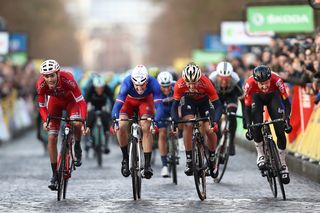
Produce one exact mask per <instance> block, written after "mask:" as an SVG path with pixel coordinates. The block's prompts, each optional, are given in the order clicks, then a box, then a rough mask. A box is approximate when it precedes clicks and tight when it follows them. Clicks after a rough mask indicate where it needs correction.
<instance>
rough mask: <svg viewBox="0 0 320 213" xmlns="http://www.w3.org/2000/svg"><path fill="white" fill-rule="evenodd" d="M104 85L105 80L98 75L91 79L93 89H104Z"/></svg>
mask: <svg viewBox="0 0 320 213" xmlns="http://www.w3.org/2000/svg"><path fill="white" fill-rule="evenodd" d="M104 85H105V80H104V78H103V77H101V76H99V75H98V76H95V77H94V78H93V86H94V87H104Z"/></svg>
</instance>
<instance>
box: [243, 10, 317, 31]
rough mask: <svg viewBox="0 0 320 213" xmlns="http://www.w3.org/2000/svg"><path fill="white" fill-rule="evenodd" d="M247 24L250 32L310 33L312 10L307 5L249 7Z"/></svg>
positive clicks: (312, 23) (312, 28)
mask: <svg viewBox="0 0 320 213" xmlns="http://www.w3.org/2000/svg"><path fill="white" fill-rule="evenodd" d="M246 12H247V22H248V25H249V31H250V32H265V31H273V32H277V33H294V32H297V33H299V32H312V31H313V30H314V14H313V9H312V8H311V7H310V6H309V5H287V6H282V5H278V6H249V7H248V8H247V11H246Z"/></svg>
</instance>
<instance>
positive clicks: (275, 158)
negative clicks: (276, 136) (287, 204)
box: [270, 140, 286, 200]
mask: <svg viewBox="0 0 320 213" xmlns="http://www.w3.org/2000/svg"><path fill="white" fill-rule="evenodd" d="M270 149H271V155H272V165H273V169H274V173H275V174H276V176H277V179H278V184H279V186H280V190H281V193H282V198H283V200H286V192H285V190H284V186H283V183H282V179H281V162H280V157H279V152H278V149H277V147H276V144H275V142H274V141H273V140H271V141H270Z"/></svg>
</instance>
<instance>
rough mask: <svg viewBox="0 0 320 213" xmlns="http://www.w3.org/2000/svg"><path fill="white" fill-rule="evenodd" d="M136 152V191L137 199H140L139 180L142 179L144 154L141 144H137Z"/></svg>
mask: <svg viewBox="0 0 320 213" xmlns="http://www.w3.org/2000/svg"><path fill="white" fill-rule="evenodd" d="M137 150H138V163H137V164H138V173H137V182H138V183H137V189H138V199H140V198H141V180H142V179H141V178H142V174H141V171H142V167H143V163H142V162H144V153H143V150H142V146H141V143H138V144H137Z"/></svg>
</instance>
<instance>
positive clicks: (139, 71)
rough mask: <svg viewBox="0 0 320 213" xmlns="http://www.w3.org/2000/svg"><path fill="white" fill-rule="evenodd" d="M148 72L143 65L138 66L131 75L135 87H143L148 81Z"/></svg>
mask: <svg viewBox="0 0 320 213" xmlns="http://www.w3.org/2000/svg"><path fill="white" fill-rule="evenodd" d="M148 76H149V74H148V70H147V68H146V67H145V66H143V65H138V66H136V67H135V68H134V69H133V70H132V73H131V80H132V82H133V83H134V84H135V85H143V84H144V83H145V82H147V80H148Z"/></svg>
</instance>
